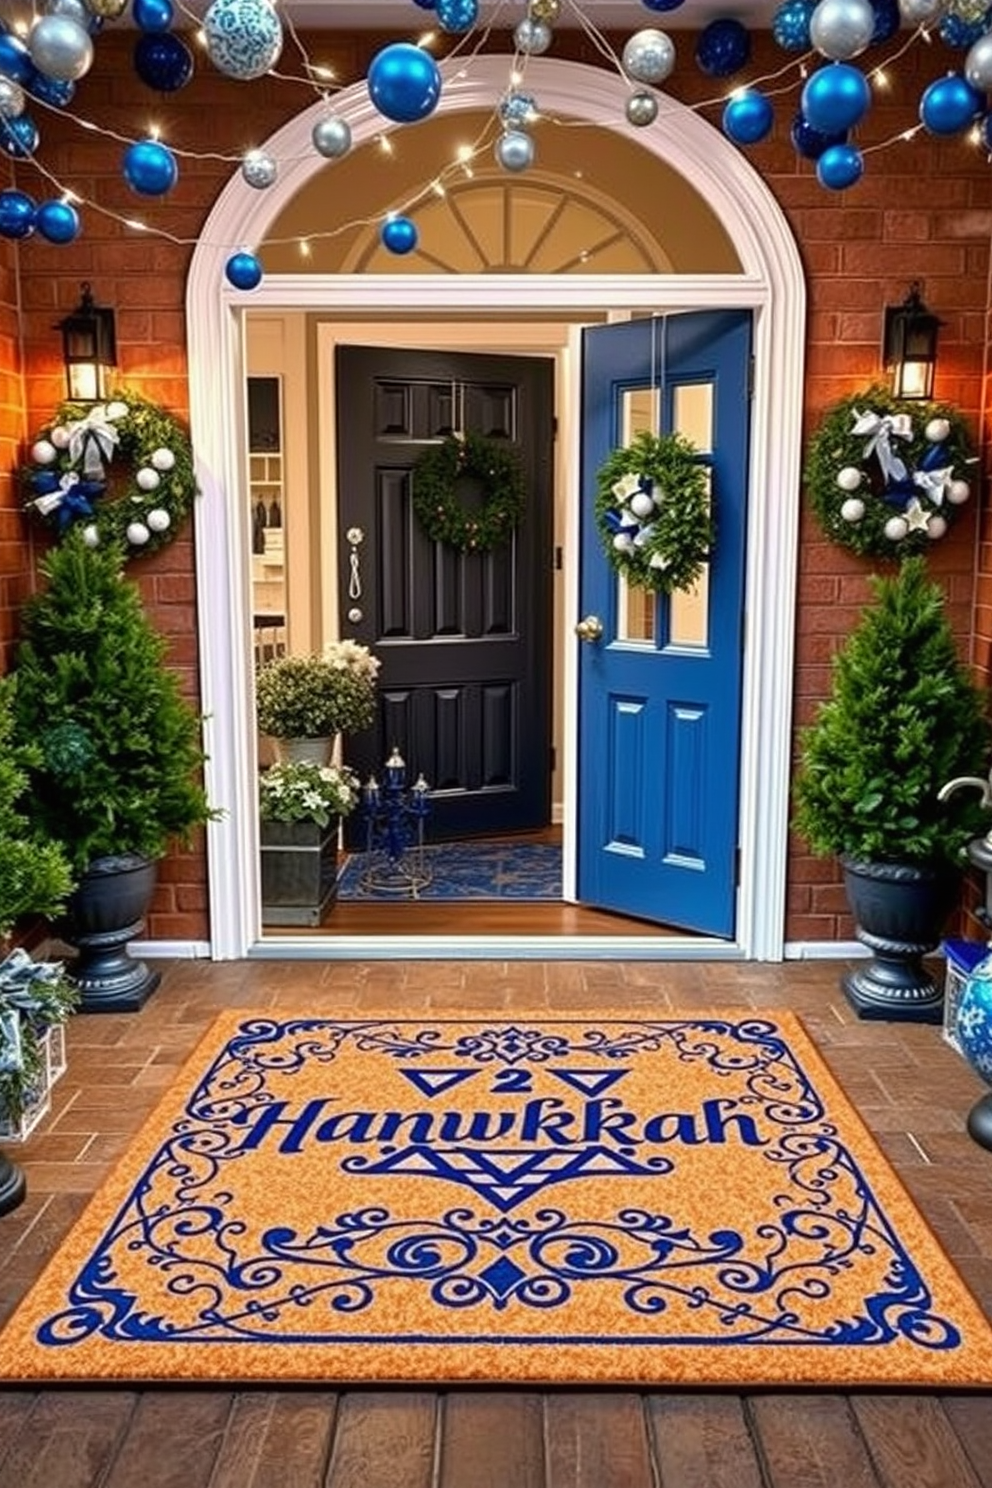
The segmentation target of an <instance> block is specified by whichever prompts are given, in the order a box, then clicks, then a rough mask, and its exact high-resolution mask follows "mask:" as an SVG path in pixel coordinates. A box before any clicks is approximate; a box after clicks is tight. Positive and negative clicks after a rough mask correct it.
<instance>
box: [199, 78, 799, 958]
mask: <svg viewBox="0 0 992 1488" xmlns="http://www.w3.org/2000/svg"><path fill="white" fill-rule="evenodd" d="M459 65H460V64H459ZM443 71H445V72H446V76H445V82H444V86H443V88H442V94H441V99H440V102H439V105H438V112H439V113H457V112H460V111H463V110H475V109H485V110H489V109H491V108H492V106H493V100H494V99H495V98H497V97H499V95H500V94H501V92H502V91H503V90H504V88H505V82H506V78H505V63H504V61H503V59H501V58H498V57H486V56H479V57H475V58H473V59H472V62H471V67H470V68H468V69H467V71H466V75H464V76H463V75H461V73H460V72H458V73H456V72H455V71H454V70H453V67H448V68H445V67H444V66H443ZM527 80H528V85H529V86H533V88H534V90H535V93H536V95H537V96H538V97H539V98H540V99H541V104H542V108H544V109H545V110H546V111H547V112H548V113H549V114H552V115H554V116H557V117H561V116H566V115H567V116H570V117H572V118H576V119H581V120H583V121H584V122H586V123H588V124H594V125H598V126H600V127H601V128H603V129H606V130H610V131H612V132H614V133H616V134H618V135H621V136H624V137H626V138H628V139H630V140H633V141H634V142H635V143H636V144H637V145H639V146H640V147H641V148H642V149H643V150H644V151H645V152H646V154H648V155H655V156H657V157H658V158H659V159H662V160H664V161H665V162H666V163H667V164H668V165H669V166H671V167H672V168H674V169H675V170H677V171H678V172H679V173H680V174H681V175H682V176H683V177H684V178H685V179H686V180H687V181H689V182H690V184H691V185H693V186H694V187H695V189H696V190H697V191H698V192H699V193H700V194H701V195H702V196H703V197H705V199H706V200H707V201H708V202H709V203H710V205H711V206H712V207H713V208H714V209H715V210H716V211H717V212H718V213H719V216H720V219H721V222H722V223H723V225H724V227H725V228H726V230H727V233H728V234H729V236H730V238H731V240H732V241H733V243H734V245H735V247H736V250H737V253H738V256H739V260H740V264H741V270H740V272H739V273H736V274H728V275H721V274H714V275H692V274H685V275H649V274H645V275H633V276H628V275H624V276H616V277H611V276H608V275H560V276H555V275H524V274H520V275H517V274H497V275H477V276H473V275H419V274H417V275H412V274H402V275H400V274H398V275H381V274H380V275H348V274H341V275H302V274H301V275H273V276H271V277H267V278H264V279H263V281H262V283H261V285H260V286H259V288H258V289H257V290H255V291H254V292H252V293H251V294H250V295H249V294H243V293H239V292H237V291H235V290H233V289H232V288H231V287H230V286H229V285H228V284H227V281H226V279H225V275H224V269H225V264H226V262H227V259H228V257H229V256H230V254H231V253H232V252H233V251H234V250H235V248H237V247H238V246H240V245H245V246H247V247H252V248H254V247H258V245H260V244H261V243H262V242H263V241H264V238H265V235H266V232H267V230H268V228H269V226H270V224H271V223H272V222H273V221H274V220H275V218H276V216H277V215H278V213H279V212H280V210H281V209H282V207H283V206H284V205H285V204H286V203H287V202H288V201H289V200H290V199H291V197H292V196H293V195H294V194H295V193H296V192H297V191H298V190H299V189H300V188H301V187H302V186H303V185H304V183H305V182H306V181H308V180H309V179H310V177H311V175H313V174H315V173H316V172H318V171H320V170H322V169H326V168H327V163H326V161H324V160H323V159H322V158H321V157H320V156H319V155H317V153H316V152H315V151H314V150H313V148H312V141H311V131H312V128H313V125H314V123H315V121H316V119H317V118H318V117H319V116H320V114H321V112H322V111H323V109H324V105H323V104H322V103H315V104H313V105H312V106H311V107H310V108H308V109H306V110H304V111H303V112H302V113H300V114H299V115H297V116H296V117H295V118H294V119H292V120H290V121H289V123H287V124H286V125H284V126H283V128H282V129H280V130H278V131H277V133H276V134H275V135H273V136H272V137H271V139H270V140H269V141H267V142H266V148H267V149H269V150H270V151H271V153H272V154H273V155H274V156H275V157H276V158H278V159H279V160H280V161H282V160H285V161H287V162H288V163H287V165H286V167H285V168H284V169H281V170H280V173H279V177H278V179H277V181H276V183H275V184H274V185H273V186H272V187H271V188H269V189H268V190H267V191H265V192H258V191H256V190H253V189H252V188H251V187H250V186H248V185H247V183H246V182H245V181H244V180H243V178H242V177H241V173H240V171H236V172H235V173H234V174H233V175H232V177H231V179H230V181H229V182H228V184H227V186H226V187H225V188H224V190H223V191H222V192H221V194H220V196H219V197H218V200H217V202H216V204H215V206H214V208H213V211H212V212H211V214H210V216H209V218H208V220H207V222H206V224H205V225H204V228H203V231H202V233H201V235H200V239H199V243H198V245H197V248H196V250H195V252H194V254H193V259H192V263H191V267H190V274H189V281H188V286H187V298H186V310H187V332H188V338H189V357H190V412H191V423H192V433H193V444H194V449H195V451H196V462H197V475H198V479H199V482H200V486H201V490H202V493H203V494H202V497H201V499H200V500H199V501H198V503H197V507H196V518H195V520H196V538H197V541H196V563H197V594H198V603H199V643H200V657H201V679H202V690H203V692H202V701H203V709H204V712H205V714H206V715H207V717H208V720H209V724H208V739H207V748H208V754H209V760H208V765H207V787H208V791H209V794H210V799H211V801H212V802H214V803H215V804H216V805H218V806H220V807H221V808H222V809H223V815H222V816H221V817H220V818H219V819H218V820H216V821H213V822H211V823H210V825H209V827H208V860H209V861H208V875H209V892H210V923H211V954H212V955H213V956H214V957H215V958H216V959H228V958H232V957H241V956H246V955H249V954H250V955H261V956H269V955H283V956H290V955H298V956H316V955H319V956H321V957H323V958H326V957H329V956H348V957H354V956H356V955H358V956H362V957H365V956H370V955H379V954H389V955H391V956H403V957H406V956H422V955H430V956H432V957H440V956H456V955H457V956H473V955H487V956H491V955H496V956H499V957H500V958H504V959H505V958H506V956H508V955H514V956H531V955H539V956H540V957H542V958H543V959H552V958H557V959H580V958H582V957H584V956H586V955H587V954H588V955H589V956H607V955H609V956H622V957H624V958H628V957H650V958H652V959H658V960H664V959H687V958H692V957H696V956H699V955H703V954H705V956H706V957H707V958H708V959H713V958H714V957H716V956H717V955H719V956H723V957H729V956H734V957H738V958H740V957H747V958H752V959H756V960H768V961H774V960H780V959H781V957H782V955H783V950H784V945H783V936H784V913H785V909H784V906H785V879H786V854H787V840H788V797H789V774H790V762H791V723H792V684H793V679H792V665H793V637H794V614H795V592H796V544H797V533H798V516H799V475H800V451H801V434H802V428H801V424H802V387H803V346H804V321H805V303H806V301H805V281H804V275H803V269H802V263H801V260H800V257H799V253H798V249H797V247H796V244H795V241H794V239H793V237H792V234H791V231H790V229H789V226H788V223H787V221H786V219H785V217H784V215H783V213H782V211H781V208H780V207H779V206H778V203H777V202H776V201H775V199H774V197H773V196H772V194H771V192H770V191H769V189H768V187H767V186H766V184H765V182H764V181H763V180H762V178H761V176H760V175H759V174H758V172H757V171H756V170H754V168H753V167H752V166H751V165H750V164H749V163H748V161H747V160H746V159H745V158H744V156H743V155H742V154H741V153H740V152H739V150H738V149H737V148H736V147H735V146H734V145H732V144H731V143H730V141H729V140H728V139H727V138H726V137H725V136H724V135H723V134H721V132H720V131H719V130H718V129H716V128H714V127H713V126H712V125H711V124H709V123H708V122H707V121H706V120H704V119H703V118H701V117H700V116H699V115H698V114H696V113H694V112H693V110H692V109H689V108H687V107H686V106H684V105H682V104H680V103H678V102H676V101H675V100H674V99H670V98H667V97H665V98H662V100H661V108H660V110H659V115H658V119H657V121H656V122H655V124H654V125H653V126H652V128H651V129H650V130H640V129H635V128H634V127H633V126H631V125H630V124H628V123H627V121H626V119H625V116H624V103H625V100H626V96H627V91H628V89H627V86H626V83H625V82H624V80H623V79H622V78H620V77H617V76H615V75H614V74H613V73H611V72H608V71H606V70H605V69H600V68H595V67H589V66H586V65H584V64H578V63H570V62H562V61H554V60H549V59H545V58H531V59H529V62H528V73H527ZM334 104H335V111H336V112H337V113H339V114H340V115H341V116H342V117H343V118H344V119H346V120H347V122H348V124H349V125H350V127H351V131H352V139H353V144H354V148H356V149H357V148H361V147H362V146H363V145H365V144H368V143H369V142H370V141H371V140H372V139H373V138H374V136H376V135H380V134H383V133H384V132H388V131H389V130H390V129H392V128H393V127H395V126H393V125H391V124H390V123H389V122H388V121H386V120H384V119H383V118H382V116H381V115H379V114H378V113H377V112H376V111H375V110H374V108H373V106H372V104H371V102H370V100H369V97H368V91H367V88H366V87H365V86H364V85H362V84H356V85H354V86H352V87H350V88H347V89H344V90H342V91H341V92H340V93H337V94H335V99H334ZM728 306H736V307H745V308H750V309H752V310H753V311H754V321H755V340H754V350H755V378H754V396H753V417H752V445H751V459H750V493H751V494H750V502H749V517H748V562H747V576H746V584H747V591H746V592H747V596H748V599H747V626H746V631H747V642H746V651H745V656H744V703H743V718H742V749H741V761H740V768H741V842H740V848H741V888H740V895H739V905H738V933H737V938H736V940H735V941H734V942H733V943H725V942H719V943H714V942H709V941H703V940H691V941H690V940H689V939H688V938H686V937H666V936H657V935H645V936H643V937H635V938H633V939H623V940H619V939H611V940H610V941H609V942H603V941H602V940H601V939H600V938H597V937H571V938H561V939H545V938H533V937H520V938H515V937H509V938H502V939H500V940H499V942H498V943H492V942H489V941H485V940H483V941H477V940H473V939H471V938H468V937H452V938H448V937H440V938H436V939H431V940H430V941H427V940H423V939H419V938H410V939H401V940H400V939H398V940H395V941H393V942H390V941H388V940H387V941H382V940H377V941H376V942H374V943H373V942H366V941H364V940H361V939H359V940H350V939H349V940H344V939H341V938H338V937H334V938H321V939H320V940H318V941H314V940H313V939H312V938H310V939H307V938H305V937H303V936H300V937H298V938H295V939H294V938H293V937H292V936H285V937H284V936H279V937H270V936H266V937H265V939H264V940H262V939H260V929H259V914H258V851H257V848H258V827H257V821H256V810H255V775H256V769H257V759H256V746H255V727H254V717H253V691H252V679H251V647H250V636H251V626H250V624H249V618H250V572H249V556H250V553H249V549H250V544H249V541H248V532H247V504H246V503H245V502H244V500H243V499H242V492H243V491H244V489H245V469H244V466H245V455H244V450H245V446H246V439H245V406H244V405H245V392H244V378H243V351H242V331H243V321H242V313H243V311H245V310H246V309H248V308H251V309H255V308H258V309H279V310H302V311H317V310H319V311H321V312H324V313H326V314H331V315H333V313H334V312H335V311H340V312H342V313H344V312H347V313H348V314H349V315H352V316H353V315H356V314H361V313H366V314H382V313H383V312H386V313H391V314H394V315H395V316H396V317H397V318H401V317H402V316H403V315H404V314H408V313H410V314H412V313H414V312H416V313H417V314H419V315H421V316H422V315H424V314H425V313H429V314H432V315H436V316H437V317H443V316H444V315H446V314H448V315H451V314H460V315H461V316H462V317H464V314H465V312H466V311H478V312H479V313H480V314H486V313H493V312H498V313H500V314H501V315H506V316H512V315H514V314H519V315H528V314H530V315H533V314H535V313H540V312H547V313H559V314H560V313H562V312H569V313H571V314H573V315H574V317H575V318H576V319H580V318H581V317H582V315H583V314H584V313H588V314H589V315H590V317H592V316H593V315H597V316H601V315H602V314H603V313H604V312H609V311H618V312H624V311H638V312H640V313H645V312H654V313H659V314H660V313H664V312H666V311H675V310H680V309H693V310H697V309H708V308H718V307H728ZM569 809H570V806H569V803H568V801H567V800H566V812H567V811H568V810H569ZM383 948H385V949H383Z"/></svg>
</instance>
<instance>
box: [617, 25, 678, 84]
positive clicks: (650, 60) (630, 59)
mask: <svg viewBox="0 0 992 1488" xmlns="http://www.w3.org/2000/svg"><path fill="white" fill-rule="evenodd" d="M622 60H623V70H624V72H625V73H626V74H627V76H628V77H630V78H633V79H634V81H635V82H638V83H663V82H664V81H665V79H666V78H667V77H668V76H669V75H670V74H671V71H672V68H673V67H674V66H675V45H674V43H673V41H672V39H671V37H670V36H666V35H665V33H664V31H656V30H654V29H653V28H652V27H650V26H649V27H647V28H646V29H645V30H643V31H635V32H634V35H633V36H631V37H630V38H629V39H628V41H627V43H626V45H625V47H624V49H623V59H622Z"/></svg>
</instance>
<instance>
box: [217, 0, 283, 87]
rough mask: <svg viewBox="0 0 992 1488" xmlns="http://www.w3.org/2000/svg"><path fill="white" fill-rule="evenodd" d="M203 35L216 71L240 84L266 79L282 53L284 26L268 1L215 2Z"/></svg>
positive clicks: (221, 0)
mask: <svg viewBox="0 0 992 1488" xmlns="http://www.w3.org/2000/svg"><path fill="white" fill-rule="evenodd" d="M203 34H204V37H205V39H206V43H207V55H208V56H209V58H210V60H211V62H212V63H213V64H214V66H215V67H216V69H217V71H218V72H222V73H224V74H225V76H226V77H232V78H237V79H238V80H239V81H240V82H249V81H250V80H251V79H252V78H259V77H264V75H265V74H266V73H267V72H268V71H269V70H270V68H272V67H274V66H275V64H276V63H277V62H278V60H279V55H280V53H281V52H282V39H283V38H282V22H281V21H280V19H279V17H278V16H277V15H276V13H275V11H274V10H273V8H272V6H271V5H270V4H269V3H268V0H213V4H212V5H211V6H210V8H209V10H208V11H207V13H206V15H205V16H204V17H203Z"/></svg>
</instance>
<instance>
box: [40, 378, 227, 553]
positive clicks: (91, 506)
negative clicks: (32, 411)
mask: <svg viewBox="0 0 992 1488" xmlns="http://www.w3.org/2000/svg"><path fill="white" fill-rule="evenodd" d="M21 481H22V486H23V489H24V491H25V493H26V496H25V509H26V510H27V511H28V512H30V513H31V514H32V515H33V516H36V517H39V518H40V519H41V520H42V521H44V522H45V523H46V525H47V526H49V527H51V528H53V529H54V531H55V532H56V533H57V534H58V536H59V537H64V535H65V534H66V533H67V532H68V531H69V530H70V528H73V527H76V526H79V527H81V529H82V535H83V540H84V542H85V543H86V544H87V546H88V547H92V548H95V547H101V546H104V545H106V544H108V543H116V544H118V545H119V546H120V547H121V548H122V550H123V551H124V554H125V556H126V557H132V556H134V555H135V554H137V553H151V552H154V550H155V549H156V548H161V547H163V546H164V545H165V544H166V543H169V542H171V541H172V539H173V538H174V537H175V536H176V533H177V531H178V529H179V527H180V526H181V525H182V523H183V521H184V520H185V518H186V517H187V516H188V514H189V512H190V509H191V507H192V505H193V500H194V498H195V496H196V495H197V484H196V478H195V476H194V474H193V451H192V448H191V446H190V442H189V436H188V435H187V433H186V431H185V429H184V428H183V426H182V425H181V424H180V423H179V421H178V420H177V419H176V418H174V417H173V416H172V414H171V413H167V412H166V411H165V410H164V409H162V408H158V407H157V406H156V405H155V404H154V403H150V402H149V401H148V400H147V399H145V398H142V397H139V396H138V394H136V393H132V392H119V393H115V394H114V395H113V396H112V397H111V398H110V399H108V401H107V402H105V403H96V404H89V403H74V402H66V403H62V404H61V405H60V406H59V408H58V409H57V410H56V412H55V415H54V417H53V418H52V420H51V423H49V424H48V425H47V426H46V428H45V429H43V430H42V431H41V433H40V434H39V435H38V436H37V438H36V439H35V440H34V443H33V444H32V446H31V463H30V464H28V465H26V466H25V467H24V469H23V470H22V472H21Z"/></svg>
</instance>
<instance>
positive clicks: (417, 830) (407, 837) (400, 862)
mask: <svg viewBox="0 0 992 1488" xmlns="http://www.w3.org/2000/svg"><path fill="white" fill-rule="evenodd" d="M429 795H430V789H429V787H428V784H427V781H426V780H425V779H424V777H423V775H418V776H417V778H416V780H415V781H414V783H413V785H411V786H409V787H408V786H407V783H406V762H405V760H404V759H403V756H402V755H401V754H400V752H399V750H398V749H397V748H396V746H395V745H394V746H393V751H392V753H391V754H390V756H389V758H388V759H387V761H386V765H385V769H384V771H383V778H382V782H381V784H380V782H379V781H378V780H377V779H376V778H375V776H374V775H370V776H369V778H368V780H367V782H366V783H365V785H364V786H363V787H362V793H361V801H360V803H359V811H360V812H361V814H362V816H363V817H364V820H365V864H364V867H363V868H362V872H361V875H360V878H359V883H360V884H361V887H362V888H363V889H365V890H366V892H368V893H373V894H403V895H408V896H409V897H410V898H411V899H416V898H417V896H418V894H419V893H420V891H421V889H424V888H426V887H427V885H428V884H429V883H430V881H431V878H432V877H433V872H432V869H431V867H430V864H429V863H428V861H427V857H426V854H425V852H424V828H425V825H426V821H427V816H428V814H429V812H430V800H429V799H428V798H429Z"/></svg>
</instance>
